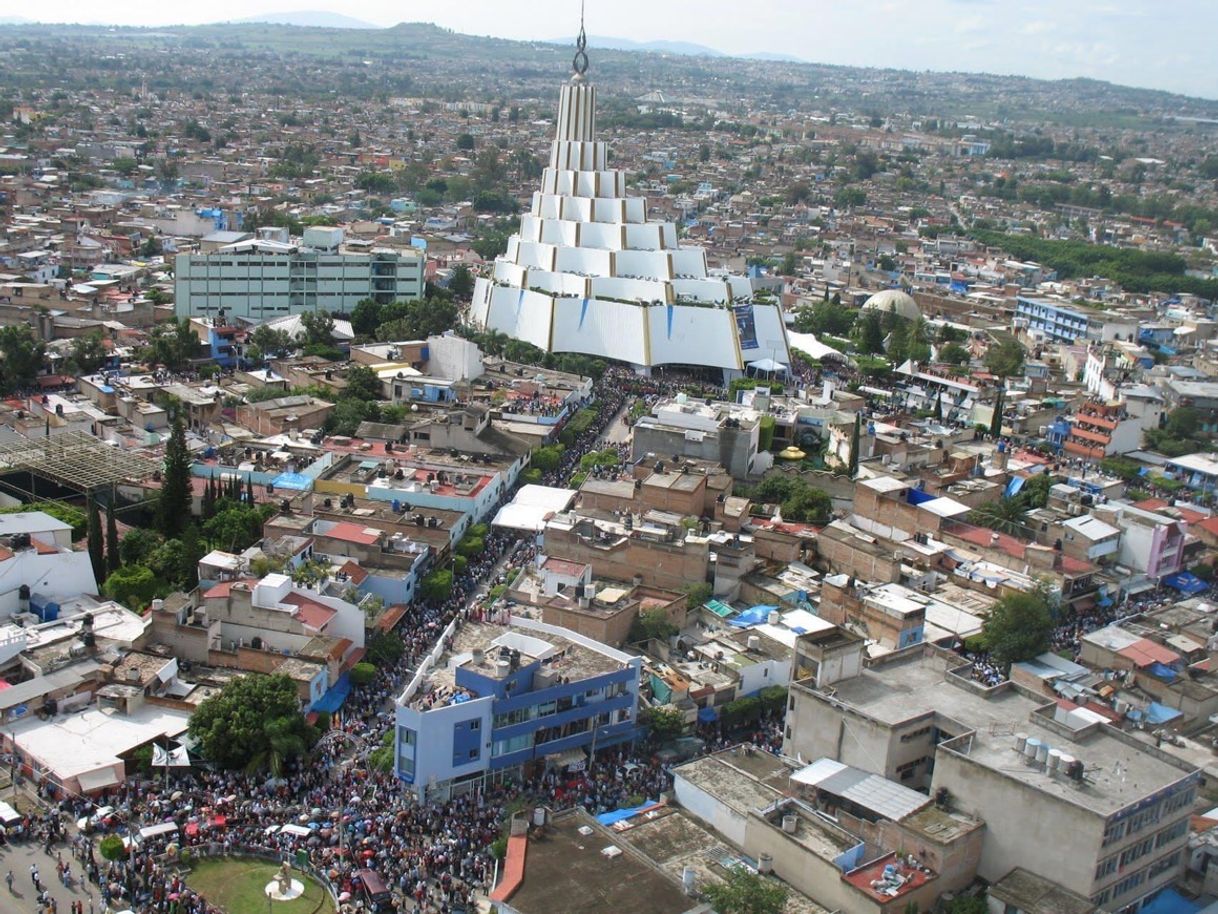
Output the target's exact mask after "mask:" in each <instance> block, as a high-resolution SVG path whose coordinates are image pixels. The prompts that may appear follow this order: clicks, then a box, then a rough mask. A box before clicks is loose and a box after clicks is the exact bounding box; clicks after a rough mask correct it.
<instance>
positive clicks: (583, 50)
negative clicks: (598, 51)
mask: <svg viewBox="0 0 1218 914" xmlns="http://www.w3.org/2000/svg"><path fill="white" fill-rule="evenodd" d="M587 48H588V33H587V32H585V31H584V0H579V37H578V38H576V39H575V57H574V58H573V59H572V60H571V69H573V70H574V71H575V76H573V77H572V79H574V80H577V81H579V82H583V79H584V74H585V73H587V72H588V51H587Z"/></svg>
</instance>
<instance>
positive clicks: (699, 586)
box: [681, 581, 715, 609]
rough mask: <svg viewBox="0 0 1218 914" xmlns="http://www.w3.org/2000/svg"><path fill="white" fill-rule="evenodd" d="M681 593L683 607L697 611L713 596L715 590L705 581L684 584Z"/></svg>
mask: <svg viewBox="0 0 1218 914" xmlns="http://www.w3.org/2000/svg"><path fill="white" fill-rule="evenodd" d="M681 592H682V593H683V594H685V605H686V606H687V607H688V608H689V609H697V608H698V607H699V606H701V605H702V604H703V603H705V602H706V601H708V600H709V599H710V598H711V597H713V596H714V595H715V588H714V587H713V586H712V585H711V584H710V583H708V582H706V581H698V582H696V583H694V584H686V585H685V586H684V587H682V588H681Z"/></svg>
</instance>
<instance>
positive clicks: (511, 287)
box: [471, 77, 790, 371]
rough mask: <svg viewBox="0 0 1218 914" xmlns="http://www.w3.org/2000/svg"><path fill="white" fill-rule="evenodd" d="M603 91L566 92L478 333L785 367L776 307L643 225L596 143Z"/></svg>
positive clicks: (697, 251) (600, 352) (478, 316)
mask: <svg viewBox="0 0 1218 914" xmlns="http://www.w3.org/2000/svg"><path fill="white" fill-rule="evenodd" d="M595 134H596V88H595V87H594V86H592V85H589V84H587V83H585V82H584V81H583V80H582V79H581V78H579V77H576V78H575V79H573V80H572V81H571V82H570V83H568V84H567V85H565V86H563V88H562V95H561V97H560V99H559V105H558V129H557V135H556V137H555V140H554V143H553V146H552V147H551V149H550V162H549V165H548V166H547V167H546V169H545V170H544V172H543V173H542V178H541V189H540V190H539V191H537V192H536V193H534V194H533V205H532V207H531V209H530V211H529V212H528V213H526V214H525V215H524V216H522V217H521V220H520V230H519V231H518V232H517V233H516V234H514V235H512V237H511V238H510V239H509V241H508V246H507V251H506V253H505V254H504V255H503V256H501V257H499V258H497V259H496V261H495V265H494V268H493V270H492V271H491V275H490V276H489V277H482V278H479V279H478V281H477V283H476V284H475V287H474V297H473V305H472V306H471V318H472V320H473V322H474V324H476V325H477V326H479V327H484V328H487V329H491V330H497V331H499V332H501V333H506V334H507V335H508V336H511V337H514V338H516V339H520V340H525V341H526V342H529V343H532V344H533V345H534V346H538V347H540V348H541V349H544V350H546V351H547V352H577V353H582V354H585V355H594V356H600V357H603V358H607V359H614V360H616V361H620V362H628V363H630V364H632V365H636V366H639V367H641V368H650V367H652V366H655V365H677V364H679V365H704V366H710V367H714V368H722V369H725V370H727V371H742V370H744V368H745V367H746V366H747V365H748V364H749V363H750V362H757V361H761V360H768V359H772V360H774V361H776V362H780V363H782V364H784V365H789V364H790V356H789V354H788V348H787V337H786V330H785V327H784V325H783V322H782V314H781V311H780V309H779V306H778V305H777V304H775V303H772V302H766V303H760V302H754V301H753V300H752V290H751V285H750V283H749V281H748V279H747V278H745V277H743V276H729V275H712V274H711V273H710V272H709V271H708V270H707V266H706V253H705V251H703V250H702V249H701V248H696V247H691V248H682V247H680V246H679V245H678V244H677V229H676V226H674V225H673V224H672V223H670V222H648V221H647V201H646V200H645V199H643V198H640V197H627V196H626V176H625V174H624V173H623V172H621V171H618V170H616V169H612V168H609V167H608V150H607V148H606V145H605V144H604V143H600V142H597V141H596V140H595Z"/></svg>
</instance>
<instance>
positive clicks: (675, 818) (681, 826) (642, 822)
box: [614, 809, 829, 914]
mask: <svg viewBox="0 0 1218 914" xmlns="http://www.w3.org/2000/svg"><path fill="white" fill-rule="evenodd" d="M614 832H615V835H616V837H617V838H618V840H619V841H620V842H621V843H622V844H624V845H629V846H631V847H633V848H635V850H637V851H639V852H640V853H642V854H643V855H644V856H645V857H647V859H648V860H650V861H651V862H652V863H653V864H655V865H656V866H658V867H659V868H660V869H662V870H663V871H664V872H666V873H668V874H669V875H670V876H672V877H673V878H674V879H680V878H681V876H682V874H683V873H684V871H685V868H686V867H689V868H690V869H692V870H693V871H694V873H695V878H696V880H697V884H698V886H704V885H707V884H708V883H712V882H721V881H722V880H723V879H724V877H725V875H726V870H725V869H724V865H725V863H729V862H731V861H733V860H738V859H740V852H739V851H737V850H734V849H733V848H731V847H729V846H728V845H727V844H725V843H724V842H723V841H722V840H721V839H720V838H719V837H718V836H717V835H715V834H714V833H713V832H711V831H710V830H709V829H707V828H705V827H704V826H703V825H701V824H700V823H699V822H698V821H697V820H695V819H694V818H693V817H692V816H691V815H689V814H688V813H686V812H685V811H684V810H682V809H673V811H672V812H671V813H669V814H668V815H661V816H656V817H654V818H644V817H641V816H640V817H636V818H634V819H627V820H625V821H624V822H621V823H618V825H617V826H615V827H614ZM788 888H790V887H789V886H788ZM783 912H784V914H829V912H828V910H827V909H826V908H823V907H821V906H820V905H818V904H817V903H816V902H814V901H812V900H811V899H810V898H807V897H806V896H804V895H800V894H799V893H798V892H796V891H794V890H793V889H792V890H791V892H790V895H788V896H787V904H786V907H785V908H784V909H783Z"/></svg>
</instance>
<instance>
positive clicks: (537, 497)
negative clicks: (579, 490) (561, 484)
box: [493, 485, 576, 533]
mask: <svg viewBox="0 0 1218 914" xmlns="http://www.w3.org/2000/svg"><path fill="white" fill-rule="evenodd" d="M575 491H576V490H575V489H559V488H555V487H553V486H532V485H530V486H521V488H520V491H519V492H517V493H516V497H515V498H513V499H512V500H511V502H509V503H508V504H506V505H504V506H503V507H502V508H500V509H499V513H498V514H496V515H495V520H494V522H493V523H494V525H495V526H496V527H509V528H511V529H513V530H526V531H528V532H530V533H540V532H541V531H542V530H544V529H545V526H546V521H547V520H548V519H549V518H550V517H551V516H552V515H554V514H558V513H559V512H562V511H565V510H567V506H568V505H570V504H571V500H572V499H574V498H575Z"/></svg>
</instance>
